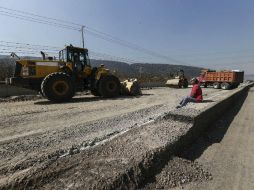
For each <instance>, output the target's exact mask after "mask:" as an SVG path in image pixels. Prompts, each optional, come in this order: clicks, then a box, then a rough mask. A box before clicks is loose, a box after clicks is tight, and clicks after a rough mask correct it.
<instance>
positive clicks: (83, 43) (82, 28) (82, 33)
mask: <svg viewBox="0 0 254 190" xmlns="http://www.w3.org/2000/svg"><path fill="white" fill-rule="evenodd" d="M84 28H85V26H82V27H81V35H82V45H83V48H85V41H84Z"/></svg>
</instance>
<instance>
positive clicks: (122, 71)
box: [0, 56, 201, 81]
mask: <svg viewBox="0 0 254 190" xmlns="http://www.w3.org/2000/svg"><path fill="white" fill-rule="evenodd" d="M26 58H27V57H26ZM36 59H38V58H36ZM90 61H91V65H92V66H93V67H98V66H100V65H101V64H104V65H105V67H106V68H108V69H110V70H111V71H112V72H113V73H114V74H116V75H117V76H118V77H119V78H121V79H126V78H134V77H135V78H139V79H141V78H143V80H145V81H147V80H148V81H151V80H152V81H165V80H166V79H168V78H169V77H172V76H173V74H174V73H176V71H177V70H179V69H183V70H184V71H185V74H186V76H187V77H188V78H190V77H194V76H198V75H199V73H200V70H201V68H199V67H192V66H184V65H169V64H155V63H153V64H150V63H134V64H127V63H124V62H118V61H107V60H94V59H91V60H90ZM13 70H14V60H13V59H10V58H9V57H6V56H0V71H1V72H0V80H4V78H5V77H10V76H11V73H13Z"/></svg>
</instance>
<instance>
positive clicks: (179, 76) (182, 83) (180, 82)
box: [166, 70, 188, 88]
mask: <svg viewBox="0 0 254 190" xmlns="http://www.w3.org/2000/svg"><path fill="white" fill-rule="evenodd" d="M166 86H168V87H174V88H187V87H188V80H187V78H186V77H185V76H184V71H183V70H179V71H178V72H177V73H176V76H175V78H174V79H169V80H167V82H166Z"/></svg>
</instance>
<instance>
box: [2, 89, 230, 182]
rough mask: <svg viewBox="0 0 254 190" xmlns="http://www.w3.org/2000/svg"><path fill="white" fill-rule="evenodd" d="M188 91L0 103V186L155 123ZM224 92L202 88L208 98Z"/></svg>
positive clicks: (188, 109)
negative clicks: (61, 159)
mask: <svg viewBox="0 0 254 190" xmlns="http://www.w3.org/2000/svg"><path fill="white" fill-rule="evenodd" d="M189 91H190V89H177V90H176V89H169V88H157V89H150V90H144V91H143V94H144V95H143V96H141V97H120V98H117V99H101V98H98V97H93V96H89V95H87V96H78V97H75V98H74V99H73V101H72V102H69V103H64V104H52V103H50V102H48V101H47V100H45V99H38V100H30V101H29V100H27V101H10V102H1V103H0V130H1V134H0V185H1V184H7V183H8V181H12V180H13V179H16V178H19V179H21V178H22V176H23V175H24V176H26V177H27V175H29V173H30V175H31V174H33V172H31V171H32V170H36V168H43V167H47V166H48V164H49V163H51V162H54V161H55V160H57V159H58V158H64V157H68V156H69V155H73V154H74V155H75V154H78V153H80V152H81V151H83V150H89V149H90V148H91V147H94V146H95V145H100V144H101V143H104V142H106V141H107V140H110V139H113V138H116V137H117V136H119V135H122V134H124V133H125V132H128V131H129V130H130V129H136V128H139V127H140V126H143V125H144V124H146V123H149V122H153V121H154V120H156V119H157V118H158V117H163V115H164V114H165V113H167V112H169V111H170V110H172V111H173V110H175V106H176V105H177V102H179V100H180V99H181V98H182V97H183V96H185V95H186V94H188V93H189ZM226 94H228V91H220V90H214V89H204V98H205V99H207V100H209V98H212V99H215V97H221V96H223V95H226ZM211 103H213V102H210V101H207V102H204V103H200V104H189V105H188V106H186V107H185V108H182V109H181V112H187V113H189V112H198V111H197V110H200V109H202V108H204V107H206V106H207V105H209V104H211ZM89 159H90V158H89Z"/></svg>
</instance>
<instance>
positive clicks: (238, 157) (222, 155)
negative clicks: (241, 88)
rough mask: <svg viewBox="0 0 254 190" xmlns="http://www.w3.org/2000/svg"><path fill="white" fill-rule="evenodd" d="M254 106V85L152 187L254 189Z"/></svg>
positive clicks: (158, 176) (165, 170)
mask: <svg viewBox="0 0 254 190" xmlns="http://www.w3.org/2000/svg"><path fill="white" fill-rule="evenodd" d="M253 107H254V88H252V89H250V91H249V93H248V96H247V98H246V99H245V101H244V102H243V101H241V102H239V104H238V105H237V106H236V107H234V108H233V109H232V110H229V112H228V113H226V114H225V115H224V116H223V117H222V118H221V119H220V120H219V121H218V122H215V123H214V124H213V125H212V126H211V128H210V129H209V130H208V131H207V132H206V134H204V135H203V136H202V137H201V138H199V139H198V140H197V142H196V143H195V144H194V145H193V146H191V147H190V148H188V149H187V150H186V151H185V152H184V153H182V154H181V155H180V156H179V157H174V158H172V160H171V161H170V162H169V163H168V164H167V165H166V166H165V168H164V169H163V170H162V171H161V172H160V173H159V174H158V175H157V176H156V180H155V181H154V182H153V183H152V184H150V186H148V187H150V188H148V189H154V188H160V187H163V188H166V189H167V188H170V187H171V188H172V187H175V186H176V187H175V188H172V189H175V190H179V189H183V188H184V189H193V190H194V189H195V190H196V189H200V190H201V189H211V190H215V189H218V190H236V189H237V190H252V189H254V164H253V160H254V146H253V145H254V138H253V137H254V112H253ZM173 174H174V175H173ZM189 181H191V182H190V183H188V182H189Z"/></svg>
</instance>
